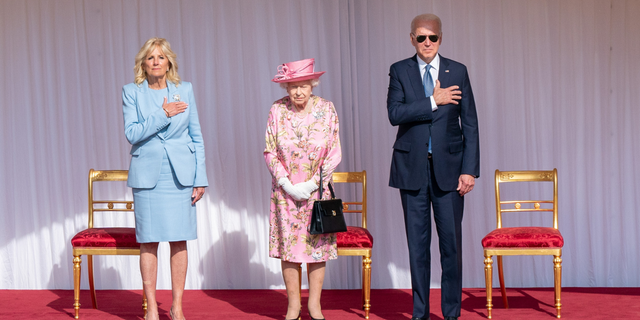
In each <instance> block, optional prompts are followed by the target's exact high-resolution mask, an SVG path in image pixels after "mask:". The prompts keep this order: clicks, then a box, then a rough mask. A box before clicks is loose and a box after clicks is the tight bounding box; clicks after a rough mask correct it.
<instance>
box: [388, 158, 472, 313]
mask: <svg viewBox="0 0 640 320" xmlns="http://www.w3.org/2000/svg"><path fill="white" fill-rule="evenodd" d="M425 167H426V168H425V170H427V177H429V179H427V181H425V183H424V184H423V185H422V187H421V188H420V190H402V189H401V190H400V197H401V200H402V208H403V212H404V219H405V230H406V234H407V243H408V245H409V261H410V270H411V287H412V291H413V316H414V317H419V318H425V319H426V318H428V317H429V290H430V284H431V252H430V248H431V206H433V212H434V221H435V223H436V231H437V233H438V239H439V241H438V242H439V249H440V264H441V267H442V278H441V286H442V290H441V293H442V296H441V298H442V300H441V307H442V314H443V316H445V317H459V316H460V308H461V300H462V213H463V209H464V197H461V196H460V195H459V194H458V192H457V191H456V190H453V191H443V190H440V188H439V187H438V184H437V182H436V179H435V175H434V173H433V170H432V168H433V162H432V161H431V160H429V161H428V162H427V165H426V166H425Z"/></svg>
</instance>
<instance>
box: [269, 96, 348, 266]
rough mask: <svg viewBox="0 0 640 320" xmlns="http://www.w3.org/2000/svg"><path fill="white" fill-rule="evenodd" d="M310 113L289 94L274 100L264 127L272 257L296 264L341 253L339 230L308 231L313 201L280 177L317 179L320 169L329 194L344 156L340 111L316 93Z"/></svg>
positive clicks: (310, 101)
mask: <svg viewBox="0 0 640 320" xmlns="http://www.w3.org/2000/svg"><path fill="white" fill-rule="evenodd" d="M309 103H310V106H311V112H310V113H309V114H307V115H306V116H304V117H303V118H300V117H299V116H298V115H297V114H296V113H294V111H293V110H294V108H295V106H294V105H293V104H292V103H291V101H290V99H289V97H288V96H287V97H284V98H282V99H280V100H278V101H276V102H274V103H273V105H272V106H271V111H270V112H269V120H268V123H267V131H266V148H265V149H264V160H265V161H266V163H267V167H268V168H269V171H270V172H271V176H272V178H273V182H272V193H271V204H270V211H271V215H270V221H269V256H270V257H273V258H279V259H282V260H284V261H289V262H298V263H310V262H311V263H312V262H323V261H327V260H331V259H336V258H337V257H338V254H337V249H336V235H335V234H326V235H310V234H309V232H308V231H307V227H308V226H309V221H310V219H311V208H312V206H313V201H314V200H316V199H318V193H319V191H315V192H313V193H312V194H311V197H310V198H309V200H303V201H295V200H293V198H291V196H289V195H288V194H287V193H286V192H284V190H283V189H282V188H281V187H280V186H278V180H279V179H280V178H282V177H288V178H289V180H291V183H292V184H294V185H295V184H296V183H300V182H305V181H308V180H310V179H313V180H314V181H316V183H318V181H320V170H319V169H320V168H319V166H320V165H322V174H323V176H324V177H325V179H324V181H323V183H324V195H323V198H324V199H329V198H330V197H331V196H330V193H329V190H328V188H327V185H328V183H329V181H330V178H327V177H331V175H332V174H333V171H334V170H335V168H336V166H337V165H338V163H340V160H341V159H342V151H341V149H340V136H339V135H338V128H339V126H338V115H337V113H336V110H335V108H334V107H333V103H332V102H331V101H328V100H325V99H322V98H320V97H318V96H313V95H312V96H311V97H310V98H309Z"/></svg>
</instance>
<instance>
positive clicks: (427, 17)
mask: <svg viewBox="0 0 640 320" xmlns="http://www.w3.org/2000/svg"><path fill="white" fill-rule="evenodd" d="M431 21H435V22H436V24H437V25H438V34H441V33H442V21H440V18H438V16H436V15H435V14H432V13H424V14H421V15H419V16H416V17H415V18H413V20H411V32H412V33H413V32H415V31H416V28H417V27H418V23H420V22H431Z"/></svg>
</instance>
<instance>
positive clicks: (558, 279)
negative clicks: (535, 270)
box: [553, 255, 562, 318]
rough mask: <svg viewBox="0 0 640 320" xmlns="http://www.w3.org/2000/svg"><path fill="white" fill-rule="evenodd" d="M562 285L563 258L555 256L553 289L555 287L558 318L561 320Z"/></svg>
mask: <svg viewBox="0 0 640 320" xmlns="http://www.w3.org/2000/svg"><path fill="white" fill-rule="evenodd" d="M561 284H562V258H561V257H560V255H557V256H553V287H554V297H555V300H556V301H555V306H556V311H557V313H558V314H557V317H558V318H560V308H561V307H562V304H560V289H561Z"/></svg>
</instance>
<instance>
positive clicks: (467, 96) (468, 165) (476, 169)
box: [460, 68, 480, 178]
mask: <svg viewBox="0 0 640 320" xmlns="http://www.w3.org/2000/svg"><path fill="white" fill-rule="evenodd" d="M460 87H461V91H462V99H461V100H460V105H461V108H460V124H461V129H462V136H463V137H464V140H463V141H464V142H463V143H464V156H463V158H462V168H461V171H460V172H461V174H469V175H472V176H475V177H476V178H478V177H480V141H479V140H480V138H479V133H478V115H477V112H476V103H475V100H474V98H473V91H472V90H471V82H470V81H469V74H468V72H467V70H466V68H465V73H464V78H463V81H462V85H461V86H460Z"/></svg>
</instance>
